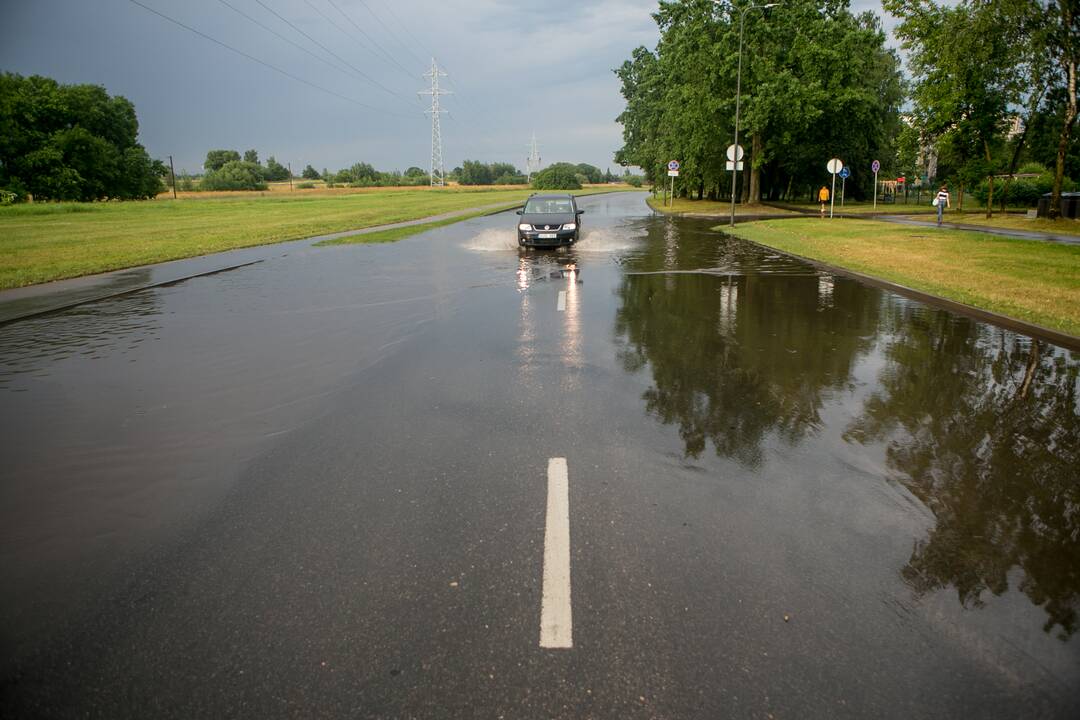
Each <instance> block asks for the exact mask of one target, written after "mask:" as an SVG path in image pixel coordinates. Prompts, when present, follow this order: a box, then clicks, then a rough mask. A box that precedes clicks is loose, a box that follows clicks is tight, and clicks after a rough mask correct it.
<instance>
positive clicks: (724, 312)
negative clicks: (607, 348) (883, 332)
mask: <svg viewBox="0 0 1080 720" xmlns="http://www.w3.org/2000/svg"><path fill="white" fill-rule="evenodd" d="M714 237H715V236H714ZM651 247H654V248H656V254H657V255H658V257H650V256H649V255H648V254H646V255H644V256H642V257H639V258H636V259H634V261H633V262H632V263H630V264H629V266H628V269H630V270H635V271H642V270H643V271H645V272H649V271H652V270H653V269H664V268H667V269H670V268H671V267H677V268H679V267H681V268H687V267H701V264H702V263H703V262H707V263H709V264H710V265H716V266H721V267H726V268H728V272H727V273H719V272H718V273H717V274H677V275H673V274H670V273H659V274H643V275H628V276H627V277H625V278H624V280H623V282H622V284H621V286H620V287H619V289H618V294H619V296H620V298H621V300H622V303H621V307H620V309H619V310H618V311H617V314H616V321H615V333H616V336H617V337H618V338H619V339H620V340H622V341H623V342H622V345H623V348H622V351H621V361H622V363H623V366H624V367H625V368H626V369H627V370H628V371H630V372H636V371H639V370H642V369H643V368H646V367H648V368H649V369H650V371H651V373H652V381H653V385H652V387H650V388H649V389H648V390H647V391H646V392H645V395H644V400H645V403H646V407H647V410H648V412H650V413H652V414H653V415H655V416H656V417H657V418H659V419H660V420H661V421H662V422H663V423H665V424H678V426H679V433H680V435H681V437H682V440H683V443H684V445H685V450H686V454H687V455H688V456H690V457H698V456H700V455H701V453H703V452H704V451H705V448H706V445H707V444H708V443H710V442H711V443H712V445H713V447H714V448H715V450H716V452H717V454H718V455H720V456H722V457H730V458H734V459H736V460H737V461H739V462H741V463H743V464H745V465H747V466H749V467H755V466H757V465H758V464H760V463H761V461H762V457H763V455H762V442H763V440H764V439H765V437H766V436H767V435H769V434H770V433H775V434H776V436H778V437H780V438H782V439H783V440H785V441H787V442H789V443H795V442H798V441H799V440H800V439H802V438H803V437H804V436H805V435H806V434H807V433H812V432H814V431H815V430H816V429H817V428H819V427H820V424H821V421H820V417H819V411H820V408H821V406H822V403H823V401H824V400H825V398H826V397H827V395H828V394H829V393H830V392H833V391H838V390H845V389H846V388H847V387H848V386H849V384H850V382H851V380H850V377H851V370H852V367H853V366H854V364H855V362H856V359H857V358H858V357H859V355H860V354H861V353H864V352H866V351H867V350H868V348H869V347H870V345H871V343H872V338H873V335H874V333H875V331H876V322H877V318H878V316H879V314H880V311H879V306H878V305H879V301H880V292H879V291H876V290H872V289H869V288H866V287H864V286H862V285H859V284H857V283H854V282H848V281H837V282H835V283H834V282H833V281H832V279H831V278H828V279H827V281H826V282H822V278H821V277H819V275H818V274H817V273H814V272H813V271H811V270H809V269H807V268H806V267H805V266H802V265H790V264H789V265H787V266H783V267H777V268H774V269H773V271H772V272H770V273H765V274H757V273H756V272H748V273H746V274H743V273H742V272H741V271H740V270H739V268H740V267H743V266H744V265H745V264H746V262H747V261H748V260H749V259H748V258H746V257H744V256H743V254H742V253H741V252H740V250H739V248H738V246H736V245H734V244H731V245H728V246H726V247H727V248H728V249H729V250H730V254H725V253H726V251H725V249H724V247H723V246H722V247H721V248H720V250H719V252H720V256H718V257H710V258H703V257H701V256H700V249H699V248H693V249H688V250H687V252H688V253H693V254H690V255H688V256H686V257H676V258H675V259H674V260H673V259H672V258H671V257H670V255H671V254H672V252H675V253H676V255H678V254H679V253H680V252H681V251H682V249H681V248H675V249H673V248H672V247H671V244H670V243H659V242H658V243H652V244H651ZM714 247H715V246H714ZM742 247H743V248H745V246H742ZM754 262H756V263H757V265H758V266H760V258H756V259H754Z"/></svg>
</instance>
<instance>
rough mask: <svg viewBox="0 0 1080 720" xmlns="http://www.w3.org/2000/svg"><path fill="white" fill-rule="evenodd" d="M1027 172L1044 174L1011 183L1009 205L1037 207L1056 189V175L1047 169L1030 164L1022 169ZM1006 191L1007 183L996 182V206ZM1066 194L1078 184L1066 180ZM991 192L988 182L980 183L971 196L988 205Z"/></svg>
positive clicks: (1007, 201)
mask: <svg viewBox="0 0 1080 720" xmlns="http://www.w3.org/2000/svg"><path fill="white" fill-rule="evenodd" d="M1021 170H1022V171H1026V172H1039V171H1042V174H1041V175H1039V176H1038V177H1034V178H1018V179H1016V180H1013V181H1012V182H1010V183H1009V195H1008V197H1007V198H1006V203H1007V204H1009V205H1021V206H1027V207H1035V206H1036V205H1038V204H1039V198H1041V197H1042V196H1043V195H1045V194H1046V193H1048V192H1051V191H1052V190H1053V189H1054V175H1053V173H1050V172H1047V171H1046V168H1044V167H1043V166H1042V165H1039V164H1038V163H1030V164H1028V165H1025V166H1024V167H1023V168H1021ZM1004 189H1005V181H1004V180H1002V179H1000V178H999V179H995V180H994V204H997V203H998V202H999V201H1000V200H1001V193H1002V192H1003V191H1004ZM1061 189H1062V190H1063V191H1064V192H1071V191H1073V190H1075V189H1076V183H1074V182H1073V181H1072V180H1070V179H1069V178H1065V180H1064V182H1063V183H1062V188H1061ZM989 192H990V188H989V185H988V183H987V182H986V180H983V181H982V182H981V183H979V186H978V187H976V188H974V189H972V191H971V195H972V197H973V198H975V200H976V202H978V203H980V204H985V203H986V197H987V195H988V194H989Z"/></svg>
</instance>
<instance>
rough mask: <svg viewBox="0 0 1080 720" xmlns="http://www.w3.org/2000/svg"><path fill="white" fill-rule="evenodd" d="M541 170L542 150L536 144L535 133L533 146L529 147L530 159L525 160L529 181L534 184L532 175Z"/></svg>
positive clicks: (534, 134)
mask: <svg viewBox="0 0 1080 720" xmlns="http://www.w3.org/2000/svg"><path fill="white" fill-rule="evenodd" d="M539 169H540V148H539V147H538V146H537V144H536V133H535V132H534V133H533V136H532V144H531V145H530V146H529V157H528V158H527V159H526V160H525V174H526V175H527V176H528V181H529V182H530V183H531V182H532V174H533V173H534V172H536V171H537V170H539Z"/></svg>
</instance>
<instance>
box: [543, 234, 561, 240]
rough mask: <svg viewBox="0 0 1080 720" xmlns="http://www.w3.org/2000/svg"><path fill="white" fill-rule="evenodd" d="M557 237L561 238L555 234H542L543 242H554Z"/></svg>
mask: <svg viewBox="0 0 1080 720" xmlns="http://www.w3.org/2000/svg"><path fill="white" fill-rule="evenodd" d="M557 237H559V236H558V235H556V234H555V233H540V239H541V240H554V239H555V238H557Z"/></svg>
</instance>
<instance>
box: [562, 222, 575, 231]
mask: <svg viewBox="0 0 1080 720" xmlns="http://www.w3.org/2000/svg"><path fill="white" fill-rule="evenodd" d="M562 229H563V230H577V225H576V224H575V223H566V224H565V225H563V226H562Z"/></svg>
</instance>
